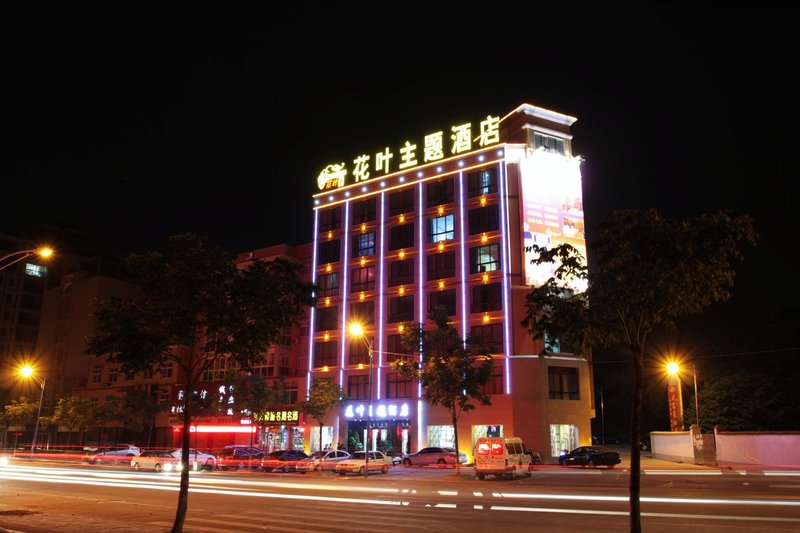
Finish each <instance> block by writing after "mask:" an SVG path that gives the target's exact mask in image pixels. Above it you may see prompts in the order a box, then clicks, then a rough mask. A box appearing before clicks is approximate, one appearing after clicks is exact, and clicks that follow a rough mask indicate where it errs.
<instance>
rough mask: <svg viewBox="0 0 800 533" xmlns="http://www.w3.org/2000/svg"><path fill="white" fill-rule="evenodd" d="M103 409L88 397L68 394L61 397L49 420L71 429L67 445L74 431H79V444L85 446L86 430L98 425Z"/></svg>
mask: <svg viewBox="0 0 800 533" xmlns="http://www.w3.org/2000/svg"><path fill="white" fill-rule="evenodd" d="M102 414H103V410H102V408H100V407H99V406H97V405H95V404H94V403H92V402H91V401H89V400H88V399H86V398H79V397H77V396H67V397H66V398H59V399H58V401H57V402H56V405H55V408H54V409H53V415H52V416H51V417H49V422H50V423H51V424H55V425H57V426H64V427H66V428H67V429H69V430H70V431H69V433H67V445H69V443H70V440H71V438H72V432H73V431H78V432H79V437H78V438H79V445H80V446H83V443H84V436H85V434H86V431H88V430H89V429H91V428H93V427H95V426H97V424H98V422H100V420H101V418H102Z"/></svg>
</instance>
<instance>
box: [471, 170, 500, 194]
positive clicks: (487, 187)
mask: <svg viewBox="0 0 800 533" xmlns="http://www.w3.org/2000/svg"><path fill="white" fill-rule="evenodd" d="M495 192H497V169H495V168H487V169H485V170H479V171H478V172H473V173H471V174H468V175H467V196H468V197H469V198H474V197H476V196H483V195H484V194H492V193H495Z"/></svg>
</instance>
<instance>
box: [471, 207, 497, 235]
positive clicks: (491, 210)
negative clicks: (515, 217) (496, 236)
mask: <svg viewBox="0 0 800 533" xmlns="http://www.w3.org/2000/svg"><path fill="white" fill-rule="evenodd" d="M499 228H500V216H499V210H498V208H497V204H495V205H487V206H486V207H479V208H478V209H471V210H470V212H469V234H470V235H475V234H477V233H487V232H489V231H496V230H497V229H499Z"/></svg>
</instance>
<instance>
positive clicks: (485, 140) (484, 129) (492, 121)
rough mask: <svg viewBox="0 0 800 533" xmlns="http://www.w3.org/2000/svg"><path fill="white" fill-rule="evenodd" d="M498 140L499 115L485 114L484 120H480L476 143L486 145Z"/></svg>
mask: <svg viewBox="0 0 800 533" xmlns="http://www.w3.org/2000/svg"><path fill="white" fill-rule="evenodd" d="M498 141H500V117H493V116H492V115H487V116H486V120H483V121H481V136H480V140H479V141H478V144H480V145H481V146H486V145H487V144H492V143H496V142H498Z"/></svg>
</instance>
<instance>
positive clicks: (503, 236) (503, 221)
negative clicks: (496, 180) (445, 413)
mask: <svg viewBox="0 0 800 533" xmlns="http://www.w3.org/2000/svg"><path fill="white" fill-rule="evenodd" d="M498 170H499V172H500V248H501V251H502V256H503V265H502V267H503V350H504V351H505V355H506V357H505V372H504V374H505V376H506V394H511V338H510V334H509V327H508V322H509V311H510V310H509V309H508V283H509V274H510V268H511V265H510V264H509V263H510V261H511V258H510V256H511V253H510V250H509V248H508V244H507V243H508V211H507V210H506V209H507V207H506V205H507V204H506V201H507V198H506V194H507V193H508V183H506V172H505V160H503V161H501V162H500V164H499V165H498Z"/></svg>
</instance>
